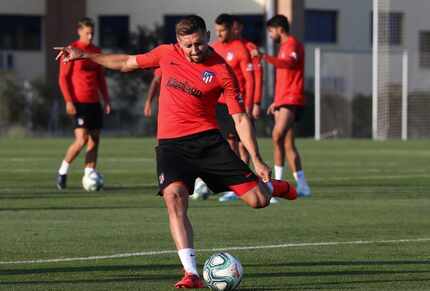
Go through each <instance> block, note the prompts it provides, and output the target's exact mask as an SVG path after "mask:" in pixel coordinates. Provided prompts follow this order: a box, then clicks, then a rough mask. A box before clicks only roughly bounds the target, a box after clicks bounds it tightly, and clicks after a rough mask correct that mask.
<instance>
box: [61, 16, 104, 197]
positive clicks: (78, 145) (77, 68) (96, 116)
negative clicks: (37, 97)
mask: <svg viewBox="0 0 430 291" xmlns="http://www.w3.org/2000/svg"><path fill="white" fill-rule="evenodd" d="M77 31H78V35H79V39H78V40H77V41H75V42H73V43H71V44H70V46H72V47H76V48H79V49H81V50H83V51H85V52H94V53H99V52H100V49H99V48H97V47H95V46H94V45H93V44H92V42H93V39H94V23H93V22H92V20H91V19H90V18H83V19H81V20H80V21H79V22H78V26H77ZM59 85H60V89H61V92H62V94H63V97H64V101H65V103H66V112H67V114H68V115H69V116H70V117H71V118H72V119H73V120H74V135H75V140H74V142H73V143H72V144H71V145H70V146H69V148H68V149H67V152H66V155H65V157H64V160H63V162H62V163H61V166H60V169H59V170H58V176H57V188H58V189H60V190H62V189H65V188H66V186H67V173H68V170H69V166H70V164H71V163H72V162H73V160H74V159H75V158H76V157H77V156H78V155H79V153H80V152H81V150H82V149H83V148H84V146H85V145H86V146H87V152H86V155H85V172H84V175H88V174H90V173H91V172H92V171H95V169H96V165H97V152H98V146H99V141H100V130H101V128H102V126H103V111H104V113H106V114H110V112H111V105H110V101H109V95H108V90H107V86H106V79H105V76H104V71H103V68H102V66H100V65H98V64H96V63H94V62H92V61H91V60H86V59H85V60H78V61H76V62H71V63H64V62H62V61H60V74H59ZM100 95H102V97H103V104H104V110H102V108H101V105H100Z"/></svg>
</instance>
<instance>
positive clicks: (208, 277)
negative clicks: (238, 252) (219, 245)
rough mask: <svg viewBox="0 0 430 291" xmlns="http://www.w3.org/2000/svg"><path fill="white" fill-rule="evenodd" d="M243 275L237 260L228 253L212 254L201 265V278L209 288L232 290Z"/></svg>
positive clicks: (220, 290)
mask: <svg viewBox="0 0 430 291" xmlns="http://www.w3.org/2000/svg"><path fill="white" fill-rule="evenodd" d="M242 276H243V268H242V265H241V264H240V262H239V260H238V259H236V258H235V257H233V256H232V255H230V254H229V253H225V252H220V253H216V254H213V255H212V256H211V257H210V258H209V259H207V260H206V262H205V265H204V266H203V279H205V281H206V284H207V286H208V287H209V288H210V289H211V290H217V291H218V290H219V291H223V290H234V289H236V288H237V287H238V286H239V284H240V281H241V280H242Z"/></svg>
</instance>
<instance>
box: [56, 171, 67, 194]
mask: <svg viewBox="0 0 430 291" xmlns="http://www.w3.org/2000/svg"><path fill="white" fill-rule="evenodd" d="M66 187H67V175H60V174H58V175H57V188H58V190H64V189H66Z"/></svg>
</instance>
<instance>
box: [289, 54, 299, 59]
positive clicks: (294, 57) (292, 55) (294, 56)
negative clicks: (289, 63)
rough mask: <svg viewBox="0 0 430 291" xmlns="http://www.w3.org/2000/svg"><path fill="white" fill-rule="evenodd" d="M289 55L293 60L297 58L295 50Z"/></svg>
mask: <svg viewBox="0 0 430 291" xmlns="http://www.w3.org/2000/svg"><path fill="white" fill-rule="evenodd" d="M290 57H292V58H293V59H295V60H297V59H298V57H297V53H296V52H292V53H291V54H290Z"/></svg>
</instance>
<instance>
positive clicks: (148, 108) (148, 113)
mask: <svg viewBox="0 0 430 291" xmlns="http://www.w3.org/2000/svg"><path fill="white" fill-rule="evenodd" d="M143 115H144V116H145V117H151V116H152V106H151V102H145V108H144V109H143Z"/></svg>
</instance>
